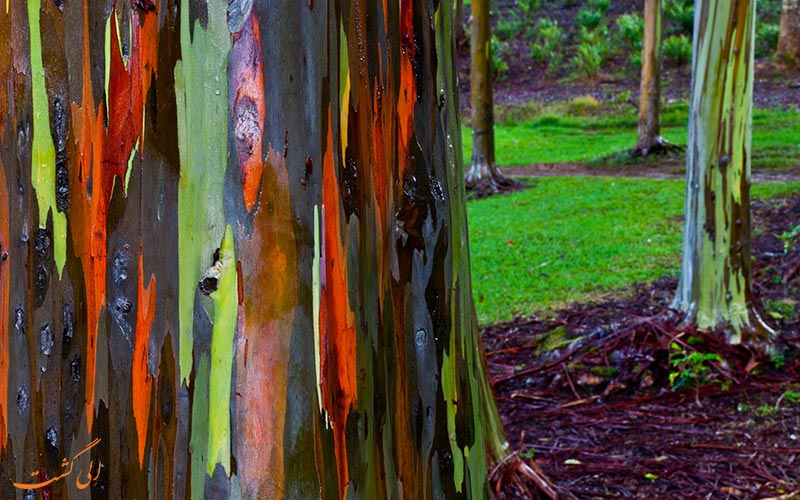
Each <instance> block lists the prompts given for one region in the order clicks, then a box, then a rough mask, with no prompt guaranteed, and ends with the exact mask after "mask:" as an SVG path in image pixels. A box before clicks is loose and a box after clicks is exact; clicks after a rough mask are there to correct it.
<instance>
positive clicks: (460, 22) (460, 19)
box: [453, 0, 466, 44]
mask: <svg viewBox="0 0 800 500" xmlns="http://www.w3.org/2000/svg"><path fill="white" fill-rule="evenodd" d="M455 6H456V8H455V14H454V15H453V26H454V27H455V33H456V41H457V42H458V43H459V44H460V43H461V42H463V41H465V40H466V35H465V33H464V0H455Z"/></svg>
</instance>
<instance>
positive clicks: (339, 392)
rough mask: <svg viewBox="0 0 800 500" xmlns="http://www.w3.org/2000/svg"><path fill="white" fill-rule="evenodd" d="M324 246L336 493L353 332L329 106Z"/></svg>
mask: <svg viewBox="0 0 800 500" xmlns="http://www.w3.org/2000/svg"><path fill="white" fill-rule="evenodd" d="M322 202H323V228H322V230H323V231H324V236H323V250H322V265H323V270H322V273H321V274H322V276H324V278H323V280H322V286H321V291H320V294H321V296H320V313H319V314H320V319H319V324H320V344H321V345H320V364H321V367H320V378H321V380H320V385H321V391H322V406H323V408H324V409H325V410H326V411H327V412H328V414H329V415H330V417H331V420H332V422H331V423H332V425H333V432H334V436H333V439H334V443H335V447H336V462H337V464H338V469H339V493H340V497H341V498H344V496H345V493H346V491H347V483H348V482H349V476H348V470H347V448H346V437H345V423H346V421H347V415H348V413H349V412H350V410H351V408H352V407H353V405H354V403H355V401H356V395H357V392H356V391H357V387H356V331H355V326H354V321H353V312H352V311H351V310H350V304H349V290H348V286H347V253H346V251H345V248H344V245H343V243H342V234H341V231H342V225H341V195H340V191H339V184H338V180H337V178H336V172H335V166H334V163H333V136H332V127H331V114H330V108H329V109H328V145H327V150H326V151H325V158H324V160H323V172H322Z"/></svg>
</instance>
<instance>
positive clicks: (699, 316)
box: [675, 0, 769, 343]
mask: <svg viewBox="0 0 800 500" xmlns="http://www.w3.org/2000/svg"><path fill="white" fill-rule="evenodd" d="M754 31H755V2H754V1H752V0H740V1H739V2H737V3H735V4H734V7H733V8H732V7H731V6H730V4H729V3H728V2H724V1H719V0H698V1H697V2H696V4H695V33H694V60H693V63H692V95H691V103H690V115H689V141H688V150H687V162H686V170H687V172H686V211H685V221H686V222H685V226H684V240H683V265H682V269H681V279H680V284H679V287H678V293H677V297H676V299H675V307H676V308H678V309H680V310H681V311H683V312H684V313H685V314H686V318H687V319H688V320H690V321H694V322H696V324H697V325H698V326H699V327H700V328H703V329H706V328H718V327H721V328H725V329H726V331H727V332H728V339H729V341H730V342H731V343H739V342H741V341H742V340H746V341H766V340H769V339H768V338H767V337H766V334H768V333H769V329H768V328H766V326H765V325H764V324H763V323H762V322H761V320H760V318H759V317H758V314H757V313H756V311H755V309H754V306H753V292H752V285H751V274H752V273H751V263H750V240H751V234H750V150H751V148H750V144H751V129H752V93H753V35H754Z"/></svg>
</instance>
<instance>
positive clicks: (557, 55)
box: [530, 18, 566, 72]
mask: <svg viewBox="0 0 800 500" xmlns="http://www.w3.org/2000/svg"><path fill="white" fill-rule="evenodd" d="M532 32H533V36H532V38H533V42H532V43H531V45H530V49H531V57H533V59H534V60H535V61H536V62H538V63H543V62H547V71H548V72H551V71H554V70H556V69H557V68H558V66H559V65H560V64H561V61H562V59H563V58H564V55H563V52H562V45H563V43H564V40H566V35H565V34H564V29H563V28H562V27H561V26H559V25H558V21H554V20H551V19H549V18H543V19H539V22H538V23H536V26H535V27H534V28H533V30H532Z"/></svg>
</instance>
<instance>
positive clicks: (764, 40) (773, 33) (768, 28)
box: [755, 23, 781, 59]
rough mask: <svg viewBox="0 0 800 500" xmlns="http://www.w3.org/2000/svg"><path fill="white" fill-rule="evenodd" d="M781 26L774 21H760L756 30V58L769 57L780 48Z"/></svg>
mask: <svg viewBox="0 0 800 500" xmlns="http://www.w3.org/2000/svg"><path fill="white" fill-rule="evenodd" d="M780 31H781V27H780V25H779V24H774V23H759V25H758V29H757V30H756V47H755V56H756V58H759V59H760V58H762V57H769V56H770V55H772V53H773V52H775V49H777V48H778V35H779V34H780Z"/></svg>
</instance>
